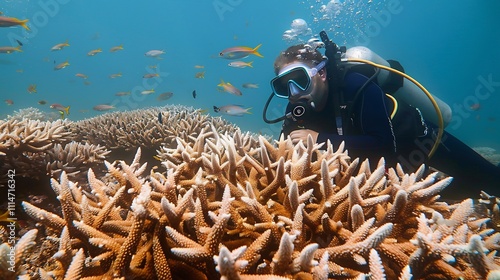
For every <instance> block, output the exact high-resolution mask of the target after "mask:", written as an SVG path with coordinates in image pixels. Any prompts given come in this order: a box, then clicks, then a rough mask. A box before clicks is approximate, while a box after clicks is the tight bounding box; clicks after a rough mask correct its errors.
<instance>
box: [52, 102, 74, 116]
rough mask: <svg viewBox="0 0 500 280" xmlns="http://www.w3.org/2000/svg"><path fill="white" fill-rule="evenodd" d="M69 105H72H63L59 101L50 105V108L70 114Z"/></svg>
mask: <svg viewBox="0 0 500 280" xmlns="http://www.w3.org/2000/svg"><path fill="white" fill-rule="evenodd" d="M69 107H70V106H67V107H64V106H63V105H61V104H59V103H54V104H52V105H50V109H54V110H58V111H61V112H65V113H66V115H69Z"/></svg>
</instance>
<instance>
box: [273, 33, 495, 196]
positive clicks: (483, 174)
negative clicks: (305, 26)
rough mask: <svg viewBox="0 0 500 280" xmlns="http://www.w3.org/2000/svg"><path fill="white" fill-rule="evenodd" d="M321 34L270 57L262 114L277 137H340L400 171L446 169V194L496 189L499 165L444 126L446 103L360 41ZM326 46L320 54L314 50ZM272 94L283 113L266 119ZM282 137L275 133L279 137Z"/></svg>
mask: <svg viewBox="0 0 500 280" xmlns="http://www.w3.org/2000/svg"><path fill="white" fill-rule="evenodd" d="M320 36H321V39H322V40H321V41H320V40H318V39H312V40H310V41H309V42H308V43H307V44H299V45H295V46H291V47H289V48H288V49H286V50H285V51H283V52H281V53H280V55H279V56H278V57H277V58H276V60H275V63H274V71H275V74H276V77H275V78H273V79H272V80H271V88H272V90H273V92H272V93H271V95H270V96H269V99H268V100H267V102H266V104H265V107H264V112H263V118H264V121H266V122H267V123H276V122H280V121H283V126H282V131H281V137H285V138H286V137H290V139H291V141H292V142H293V143H294V144H296V143H298V142H299V141H301V140H302V141H304V142H305V141H306V139H307V137H308V136H309V135H311V136H312V138H313V139H314V141H315V142H317V143H322V142H326V141H327V140H330V142H331V143H332V145H333V146H334V147H338V146H339V145H340V143H341V142H342V141H344V143H345V148H346V150H348V151H349V155H350V156H351V157H352V158H356V157H359V158H360V159H361V160H363V159H365V158H368V159H369V160H370V162H372V163H373V162H378V160H379V159H380V158H381V157H384V158H385V160H386V164H387V166H395V164H396V163H399V164H400V165H401V166H402V167H403V169H404V170H405V171H406V172H413V171H415V170H416V169H417V168H418V167H420V166H421V164H424V163H425V164H426V167H428V168H429V167H430V168H432V169H435V170H437V171H440V172H442V173H444V174H446V175H448V176H452V177H453V178H454V179H453V182H452V183H451V184H450V185H449V186H448V187H447V188H446V189H445V190H444V191H443V192H441V194H442V196H443V197H446V198H449V199H463V198H466V197H472V198H477V197H478V196H479V194H480V191H481V190H483V191H485V192H486V193H488V194H489V195H494V196H500V168H499V167H497V166H495V165H494V164H492V163H490V162H489V161H487V160H486V159H485V158H483V157H482V156H481V155H479V154H478V153H476V152H475V151H474V150H473V149H471V148H470V147H468V146H467V145H466V144H464V143H463V142H461V141H460V140H458V139H457V138H455V137H454V136H453V135H451V134H449V133H448V132H446V131H444V127H445V126H446V125H447V124H448V123H449V122H450V120H451V109H450V107H449V106H448V105H447V104H446V103H444V102H443V101H441V100H439V99H438V98H436V97H434V96H432V95H431V94H430V93H429V92H428V91H427V90H426V89H425V88H424V87H423V86H422V85H420V84H419V83H418V82H417V81H415V80H414V79H413V78H411V77H410V76H408V75H407V74H405V73H404V69H403V67H402V66H401V64H400V63H399V62H397V61H394V60H388V61H386V60H384V59H382V58H381V57H380V56H378V55H377V54H375V53H374V52H372V51H371V50H369V49H368V48H365V47H353V48H350V49H346V48H345V47H339V46H337V45H336V44H335V43H334V42H333V41H331V40H330V39H329V38H328V36H327V35H326V33H325V32H324V31H322V32H321V33H320ZM323 47H324V48H325V55H322V54H321V52H320V51H319V50H318V49H319V48H323ZM273 96H277V97H280V98H287V99H288V105H287V108H286V112H285V115H284V116H282V117H280V118H277V119H274V120H269V119H268V118H267V116H266V114H267V107H268V106H269V103H270V102H271V99H272V98H273ZM281 137H280V138H281Z"/></svg>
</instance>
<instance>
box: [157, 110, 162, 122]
mask: <svg viewBox="0 0 500 280" xmlns="http://www.w3.org/2000/svg"><path fill="white" fill-rule="evenodd" d="M158 122H159V123H160V124H163V117H162V115H161V112H159V113H158Z"/></svg>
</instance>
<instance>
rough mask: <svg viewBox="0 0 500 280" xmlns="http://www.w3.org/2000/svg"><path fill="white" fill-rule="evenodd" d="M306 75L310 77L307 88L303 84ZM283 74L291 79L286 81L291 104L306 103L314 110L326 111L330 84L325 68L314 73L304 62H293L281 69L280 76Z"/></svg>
mask: <svg viewBox="0 0 500 280" xmlns="http://www.w3.org/2000/svg"><path fill="white" fill-rule="evenodd" d="M300 68H302V69H300ZM295 69H299V70H295ZM314 70H315V69H314ZM294 72H296V73H294ZM287 73H290V74H287ZM306 73H307V75H309V77H308V78H309V79H310V82H309V84H307V86H305V85H306V83H305V82H301V81H303V80H304V77H303V76H304V75H305V74H306ZM283 74H287V76H288V77H289V79H287V81H284V82H285V83H286V84H284V85H285V86H286V87H288V88H287V89H288V101H289V102H290V103H297V102H304V101H305V102H307V103H308V104H309V105H310V106H311V107H312V108H314V110H315V111H321V110H323V109H324V107H325V105H326V100H327V98H328V83H327V79H326V70H325V69H324V68H323V69H320V70H319V71H318V72H317V73H314V71H313V69H312V68H311V67H309V66H308V65H306V64H304V63H303V62H291V63H288V64H284V65H283V66H282V67H281V70H280V72H279V73H278V76H280V75H283Z"/></svg>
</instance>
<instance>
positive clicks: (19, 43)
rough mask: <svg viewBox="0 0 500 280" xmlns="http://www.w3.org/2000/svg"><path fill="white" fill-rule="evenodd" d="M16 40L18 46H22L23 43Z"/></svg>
mask: <svg viewBox="0 0 500 280" xmlns="http://www.w3.org/2000/svg"><path fill="white" fill-rule="evenodd" d="M16 42H17V44H18V45H19V46H21V47H22V46H23V43H22V42H21V41H19V40H17V39H16Z"/></svg>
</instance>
